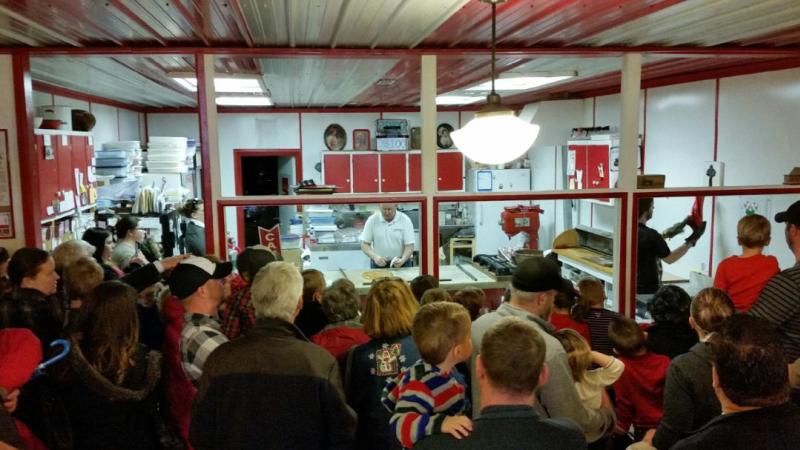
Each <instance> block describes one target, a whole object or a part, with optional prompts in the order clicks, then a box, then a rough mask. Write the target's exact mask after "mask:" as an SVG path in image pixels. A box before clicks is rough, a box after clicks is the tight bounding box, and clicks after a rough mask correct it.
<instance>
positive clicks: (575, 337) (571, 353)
mask: <svg viewBox="0 0 800 450" xmlns="http://www.w3.org/2000/svg"><path fill="white" fill-rule="evenodd" d="M555 336H556V338H557V339H558V340H559V341H560V342H561V345H562V346H563V347H564V350H565V351H566V352H567V359H568V360H569V368H570V369H572V379H573V380H574V381H576V382H579V381H583V380H584V379H585V378H586V371H587V370H589V366H591V365H592V349H591V348H590V347H589V343H588V342H586V339H584V338H583V336H581V335H580V333H578V332H577V331H575V330H573V329H571V328H564V329H561V330H559V331H557V332H556V335H555Z"/></svg>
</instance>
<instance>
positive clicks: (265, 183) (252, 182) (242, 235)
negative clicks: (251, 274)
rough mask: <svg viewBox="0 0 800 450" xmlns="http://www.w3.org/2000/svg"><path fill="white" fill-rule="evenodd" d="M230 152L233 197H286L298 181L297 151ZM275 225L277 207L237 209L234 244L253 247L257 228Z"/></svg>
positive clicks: (298, 156) (240, 150) (277, 217)
mask: <svg viewBox="0 0 800 450" xmlns="http://www.w3.org/2000/svg"><path fill="white" fill-rule="evenodd" d="M233 153H234V168H235V174H234V178H235V179H234V183H235V188H236V195H237V196H247V195H259V196H264V195H289V191H290V190H291V186H292V185H295V184H297V183H298V181H299V180H300V179H301V178H302V173H303V172H302V158H301V150H300V149H289V150H262V149H237V150H234V152H233ZM287 220H288V219H287ZM279 223H281V208H280V207H278V206H245V207H240V208H237V234H238V236H237V242H238V243H239V245H240V247H242V248H243V247H248V246H251V245H257V244H259V237H258V228H259V227H261V228H266V229H269V228H272V227H273V226H275V225H277V224H279ZM282 228H283V227H282Z"/></svg>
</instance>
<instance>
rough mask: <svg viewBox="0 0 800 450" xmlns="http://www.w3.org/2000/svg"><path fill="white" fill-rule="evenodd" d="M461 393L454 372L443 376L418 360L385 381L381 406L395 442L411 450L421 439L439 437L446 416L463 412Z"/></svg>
mask: <svg viewBox="0 0 800 450" xmlns="http://www.w3.org/2000/svg"><path fill="white" fill-rule="evenodd" d="M464 391H465V387H464V385H463V384H461V383H460V382H459V380H458V379H457V378H456V376H455V372H454V371H450V372H446V373H445V372H442V371H441V370H440V369H439V368H438V367H436V366H434V365H431V364H428V363H426V362H424V361H422V360H419V361H417V362H416V363H415V364H414V365H413V366H412V367H410V368H408V369H406V370H404V371H403V372H401V373H400V375H398V376H397V377H395V378H389V379H388V380H387V381H386V387H385V388H384V389H383V393H382V394H381V402H382V403H383V406H385V407H386V409H388V410H389V411H391V412H392V413H393V414H392V418H391V419H390V420H389V425H390V427H391V429H392V431H393V432H394V434H395V436H397V440H398V441H400V443H401V444H402V445H403V447H406V448H411V447H413V446H414V444H415V443H416V442H417V441H419V440H421V439H422V438H424V437H426V436H430V435H432V434H435V433H441V431H442V424H443V423H444V419H445V418H447V416H456V415H459V414H463V413H464V411H466V410H467V404H466V399H465V397H464Z"/></svg>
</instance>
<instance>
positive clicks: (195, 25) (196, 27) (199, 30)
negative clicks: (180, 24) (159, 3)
mask: <svg viewBox="0 0 800 450" xmlns="http://www.w3.org/2000/svg"><path fill="white" fill-rule="evenodd" d="M172 4H173V5H174V6H175V9H177V10H178V12H179V13H180V14H181V16H183V18H184V19H186V21H187V22H189V26H190V27H192V31H194V34H196V35H197V36H198V37H199V38H200V39H201V40H202V41H203V44H205V45H206V47H208V46H209V45H211V43H210V42H209V40H208V38H207V37H206V34H205V33H204V32H203V25H202V24H201V23H199V22H198V21H197V19H196V18H195V17H194V16H193V15H192V12H191V11H189V8H187V7H186V6H185V5H184V4H183V3H182V2H181V1H180V0H176V1H174V2H172Z"/></svg>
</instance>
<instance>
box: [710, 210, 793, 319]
mask: <svg viewBox="0 0 800 450" xmlns="http://www.w3.org/2000/svg"><path fill="white" fill-rule="evenodd" d="M770 233H771V226H770V224H769V220H767V218H766V217H764V216H760V215H758V214H753V215H750V216H744V217H742V218H741V219H740V220H739V223H738V224H737V225H736V239H737V240H738V242H739V245H740V246H742V254H741V255H734V256H729V257H727V258H725V259H723V260H722V262H720V263H719V266H717V273H716V274H715V276H714V287H715V288H718V289H722V290H723V291H725V292H727V293H728V296H730V298H731V300H732V301H733V305H734V306H735V307H736V310H737V311H739V312H747V311H748V310H749V309H750V308H751V307H752V306H753V304H754V303H755V302H756V299H757V298H758V294H760V293H761V290H762V289H764V286H765V285H766V284H767V282H768V281H769V280H770V278H772V277H773V276H774V275H775V274H777V273H778V272H780V268H779V267H778V260H777V258H775V257H774V256H772V255H764V254H762V252H763V251H764V247H766V246H767V245H769V242H770V239H771V236H770Z"/></svg>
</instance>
